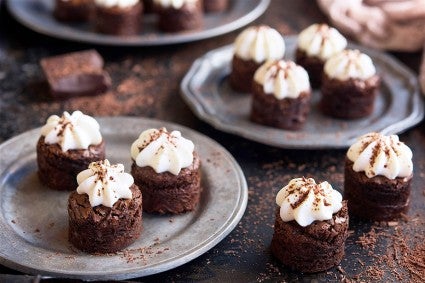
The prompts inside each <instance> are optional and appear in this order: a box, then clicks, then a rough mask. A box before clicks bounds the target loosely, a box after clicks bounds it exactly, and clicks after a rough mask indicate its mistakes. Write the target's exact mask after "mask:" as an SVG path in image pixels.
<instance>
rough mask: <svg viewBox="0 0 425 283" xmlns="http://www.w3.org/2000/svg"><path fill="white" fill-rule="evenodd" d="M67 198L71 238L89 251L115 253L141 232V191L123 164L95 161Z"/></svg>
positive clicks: (81, 176) (74, 243) (78, 177)
mask: <svg viewBox="0 0 425 283" xmlns="http://www.w3.org/2000/svg"><path fill="white" fill-rule="evenodd" d="M77 180H78V187H77V190H76V191H73V192H72V193H71V194H70V196H69V198H68V216H69V231H68V233H69V234H68V236H69V241H70V243H71V244H72V245H73V246H75V247H76V248H78V249H80V250H82V251H85V252H88V253H113V252H117V251H120V250H122V249H124V248H125V247H127V246H129V245H130V244H132V243H133V242H134V241H136V240H137V239H138V238H139V237H140V234H141V232H142V194H141V192H140V190H139V188H138V187H137V186H136V185H135V184H134V180H133V177H132V176H131V175H130V174H128V173H125V172H124V166H123V165H122V164H114V165H111V164H110V163H109V161H108V160H104V161H103V160H101V161H98V162H93V163H91V164H90V165H89V166H88V169H85V170H84V171H82V172H80V173H79V174H78V176H77Z"/></svg>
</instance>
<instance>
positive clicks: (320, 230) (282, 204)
mask: <svg viewBox="0 0 425 283" xmlns="http://www.w3.org/2000/svg"><path fill="white" fill-rule="evenodd" d="M412 178H413V164H412V151H411V150H410V148H409V147H408V146H407V145H405V144H404V143H403V142H400V141H399V138H398V136H396V135H390V136H385V135H382V134H380V133H369V134H366V135H363V136H361V137H359V138H358V140H357V141H356V142H355V143H354V144H353V145H352V146H351V147H350V148H349V149H348V151H347V156H346V161H345V174H344V200H343V198H342V196H341V194H340V193H339V192H338V191H336V190H333V189H332V187H331V185H330V184H329V183H328V182H323V183H320V184H316V182H315V181H314V180H313V179H312V178H297V179H293V180H291V181H290V182H289V184H288V185H286V186H285V187H283V188H282V189H281V190H280V191H279V192H278V194H277V196H276V203H277V205H278V208H277V210H276V220H275V225H274V234H273V238H272V242H271V251H272V253H273V255H274V256H275V257H276V258H277V259H279V260H280V261H281V262H282V263H283V264H284V265H285V266H287V267H289V268H291V269H294V270H298V271H301V272H306V273H313V272H320V271H324V270H327V269H329V268H331V267H333V266H335V265H338V264H339V262H340V261H341V260H342V258H343V256H344V245H345V240H346V238H347V236H348V234H347V229H348V225H349V221H348V220H349V214H350V215H351V216H355V217H359V218H362V219H365V220H369V221H390V220H395V219H397V218H400V217H402V216H403V213H406V212H407V210H408V206H409V200H410V190H411V188H410V185H411V181H412Z"/></svg>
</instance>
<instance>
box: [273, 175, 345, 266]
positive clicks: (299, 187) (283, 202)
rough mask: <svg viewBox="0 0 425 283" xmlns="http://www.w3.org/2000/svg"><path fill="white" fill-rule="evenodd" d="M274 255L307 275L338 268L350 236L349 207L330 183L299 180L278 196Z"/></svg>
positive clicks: (286, 187) (285, 188)
mask: <svg viewBox="0 0 425 283" xmlns="http://www.w3.org/2000/svg"><path fill="white" fill-rule="evenodd" d="M276 203H277V205H278V206H279V208H278V209H277V211H276V220H275V226H274V234H273V238H272V242H271V251H272V253H273V255H274V256H275V257H276V258H277V259H279V260H280V261H281V262H282V263H283V264H284V265H285V266H287V267H289V268H291V269H293V270H297V271H301V272H306V273H313V272H320V271H324V270H327V269H329V268H331V267H333V266H335V265H338V264H339V263H340V262H341V260H342V258H343V257H344V253H345V252H344V247H345V240H346V239H347V236H348V221H349V217H348V210H347V203H346V202H345V201H342V196H341V194H340V193H339V192H338V191H336V190H334V189H333V188H332V186H331V185H330V184H329V183H328V182H322V183H320V184H316V182H315V181H314V180H313V179H311V178H308V179H307V178H297V179H293V180H291V181H290V182H289V184H288V185H287V186H285V187H283V188H282V189H281V190H280V191H279V193H278V194H277V196H276Z"/></svg>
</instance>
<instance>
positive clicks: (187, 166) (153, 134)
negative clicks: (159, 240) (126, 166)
mask: <svg viewBox="0 0 425 283" xmlns="http://www.w3.org/2000/svg"><path fill="white" fill-rule="evenodd" d="M194 147H195V146H194V144H193V142H192V141H190V140H188V139H185V138H184V137H182V136H181V133H180V132H179V131H172V132H168V131H167V130H166V129H165V128H160V129H149V130H146V131H144V132H142V133H141V134H140V136H139V138H138V139H137V140H136V141H134V143H133V144H132V145H131V157H132V160H133V164H132V166H131V174H132V175H133V177H134V179H135V182H136V184H137V185H138V186H139V188H140V190H141V191H142V192H143V210H144V211H146V212H155V213H160V214H164V213H174V214H176V213H183V212H186V211H191V210H194V209H195V207H196V206H197V204H198V202H199V199H200V195H201V191H202V188H201V169H200V165H201V162H200V159H199V156H198V154H197V153H196V152H195V151H194Z"/></svg>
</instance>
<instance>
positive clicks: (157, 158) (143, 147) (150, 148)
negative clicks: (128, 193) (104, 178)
mask: <svg viewBox="0 0 425 283" xmlns="http://www.w3.org/2000/svg"><path fill="white" fill-rule="evenodd" d="M194 148H195V145H194V144H193V142H192V141H190V140H188V139H185V138H184V137H182V135H181V133H180V132H179V131H172V132H171V133H170V132H168V131H167V129H166V128H160V129H159V130H158V129H149V130H146V131H144V132H142V133H141V134H140V136H139V138H138V139H137V140H136V141H134V142H133V144H132V145H131V157H132V158H133V160H134V161H135V162H136V164H137V166H139V167H144V166H150V167H152V168H153V169H154V170H155V172H156V173H162V172H166V171H168V172H170V173H172V174H174V175H178V174H179V173H180V171H181V169H183V168H186V167H188V166H190V165H191V164H192V162H193V150H194Z"/></svg>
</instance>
